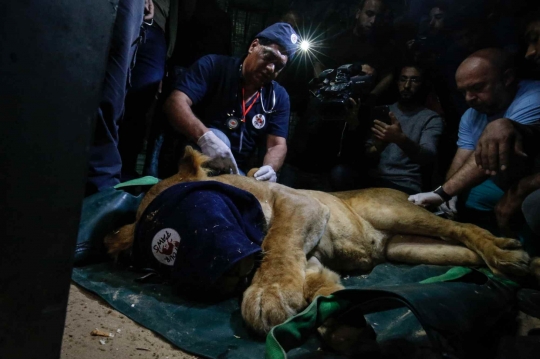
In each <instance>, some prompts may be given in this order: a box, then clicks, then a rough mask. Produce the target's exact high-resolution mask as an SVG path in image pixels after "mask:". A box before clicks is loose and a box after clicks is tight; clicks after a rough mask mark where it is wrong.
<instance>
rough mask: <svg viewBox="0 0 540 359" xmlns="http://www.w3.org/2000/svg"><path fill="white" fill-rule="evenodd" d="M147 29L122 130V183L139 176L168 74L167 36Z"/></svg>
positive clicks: (133, 77) (140, 46) (144, 33)
mask: <svg viewBox="0 0 540 359" xmlns="http://www.w3.org/2000/svg"><path fill="white" fill-rule="evenodd" d="M143 29H144V30H143V41H142V42H141V43H140V45H139V48H138V49H137V55H136V58H135V67H134V68H133V70H132V71H131V87H130V88H129V90H128V92H127V96H126V102H125V106H126V112H125V114H124V118H123V120H122V121H121V125H120V131H119V143H118V150H119V151H120V156H121V158H122V178H121V180H122V181H126V180H130V179H133V178H135V177H138V173H137V172H136V166H137V158H138V155H139V153H140V152H141V151H142V148H143V144H144V138H145V135H146V124H147V122H146V115H147V113H148V111H149V110H150V107H151V106H152V103H153V102H154V100H155V97H156V93H157V91H158V88H159V83H160V81H161V80H162V79H163V76H164V75H165V61H166V60H167V42H166V40H165V33H164V32H163V31H162V30H161V29H160V28H159V27H158V26H157V25H153V26H147V25H143Z"/></svg>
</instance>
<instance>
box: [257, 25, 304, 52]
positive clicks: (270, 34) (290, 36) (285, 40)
mask: <svg viewBox="0 0 540 359" xmlns="http://www.w3.org/2000/svg"><path fill="white" fill-rule="evenodd" d="M255 38H265V39H268V40H270V41H271V42H273V43H276V44H278V45H279V46H281V47H283V48H285V50H286V51H287V55H288V56H289V61H290V60H292V58H293V57H294V53H295V52H296V50H298V45H299V42H300V37H299V36H298V34H297V33H296V32H295V31H294V29H293V28H292V26H291V25H289V24H287V23H285V22H278V23H275V24H273V25H270V26H268V27H267V28H266V29H264V30H263V31H261V32H260V33H258V34H257V36H255Z"/></svg>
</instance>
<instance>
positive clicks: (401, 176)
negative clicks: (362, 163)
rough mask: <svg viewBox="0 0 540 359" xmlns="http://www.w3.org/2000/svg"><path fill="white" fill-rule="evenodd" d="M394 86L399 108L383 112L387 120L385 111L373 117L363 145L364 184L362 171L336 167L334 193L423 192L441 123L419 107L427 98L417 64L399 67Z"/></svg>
mask: <svg viewBox="0 0 540 359" xmlns="http://www.w3.org/2000/svg"><path fill="white" fill-rule="evenodd" d="M397 86H398V90H399V99H398V102H396V103H394V104H392V105H390V106H387V115H386V116H385V114H384V112H385V110H384V109H380V108H375V111H374V113H375V116H376V117H375V118H374V121H373V126H372V128H371V131H372V135H371V137H370V138H369V139H368V140H367V142H366V156H367V157H368V159H370V162H371V164H372V165H373V166H372V167H370V168H369V169H368V171H367V173H368V176H367V180H366V178H365V177H366V176H365V172H366V171H365V169H363V170H362V171H359V169H356V170H353V169H351V168H350V167H346V165H340V166H337V167H336V168H334V170H333V171H332V175H331V179H332V184H333V185H334V187H335V189H336V190H347V189H354V188H360V187H386V188H394V189H397V190H400V191H403V192H405V193H408V194H412V193H417V191H418V190H419V189H421V188H424V185H423V183H422V178H423V172H424V171H425V170H426V169H427V167H426V166H428V165H430V164H433V163H434V162H435V159H436V158H437V146H438V143H439V138H440V136H441V134H442V132H443V130H444V122H443V119H442V118H441V116H439V115H438V114H437V113H436V112H434V111H431V110H429V109H427V108H426V107H425V106H424V105H423V104H424V102H425V98H426V95H427V86H426V79H425V71H424V69H423V68H421V67H420V66H418V65H417V64H405V65H403V66H401V69H400V71H399V73H398V76H397ZM377 117H378V118H377ZM360 173H362V176H360ZM361 177H362V178H361Z"/></svg>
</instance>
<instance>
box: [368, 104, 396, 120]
mask: <svg viewBox="0 0 540 359" xmlns="http://www.w3.org/2000/svg"><path fill="white" fill-rule="evenodd" d="M389 112H390V106H388V105H385V106H375V107H373V109H372V110H371V120H372V121H374V120H379V121H381V122H384V123H387V124H389V125H390V124H391V122H392V121H391V120H390V115H389V114H388V113H389Z"/></svg>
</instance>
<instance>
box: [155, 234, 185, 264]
mask: <svg viewBox="0 0 540 359" xmlns="http://www.w3.org/2000/svg"><path fill="white" fill-rule="evenodd" d="M179 246H180V235H179V234H178V232H177V231H175V230H174V229H172V228H164V229H162V230H161V231H159V232H157V233H156V235H155V236H154V238H153V239H152V253H153V254H154V257H155V258H156V259H157V260H158V262H160V263H162V264H165V265H167V266H172V265H173V264H174V260H175V259H176V252H178V247H179Z"/></svg>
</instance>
